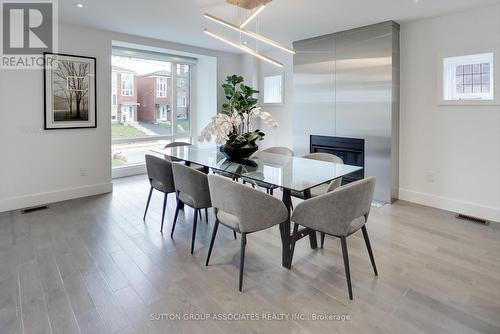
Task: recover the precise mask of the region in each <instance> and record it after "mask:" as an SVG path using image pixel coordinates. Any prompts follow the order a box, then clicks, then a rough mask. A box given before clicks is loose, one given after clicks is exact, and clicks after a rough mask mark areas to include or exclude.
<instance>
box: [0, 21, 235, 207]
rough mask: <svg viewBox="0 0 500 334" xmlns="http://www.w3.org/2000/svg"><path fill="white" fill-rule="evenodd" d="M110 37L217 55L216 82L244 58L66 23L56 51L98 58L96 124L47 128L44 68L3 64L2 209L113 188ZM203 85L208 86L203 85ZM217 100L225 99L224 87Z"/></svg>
mask: <svg viewBox="0 0 500 334" xmlns="http://www.w3.org/2000/svg"><path fill="white" fill-rule="evenodd" d="M113 40H118V41H124V42H130V43H136V44H142V45H148V46H153V47H158V48H164V49H171V50H179V51H185V52H190V53H196V54H204V55H208V56H213V57H216V58H217V74H216V75H217V78H212V79H213V80H217V81H218V85H220V82H221V81H222V80H223V78H225V76H226V75H229V74H233V73H240V70H241V56H240V55H237V54H230V53H224V52H217V51H213V50H207V49H201V48H197V47H191V46H187V45H181V44H176V43H170V42H164V41H158V40H151V39H146V38H141V37H136V36H130V35H123V34H116V33H112V32H107V31H100V30H92V29H88V28H83V27H79V26H71V25H61V26H60V27H59V52H61V53H70V54H76V55H87V56H94V57H97V80H98V81H97V103H98V105H97V111H98V117H97V121H98V127H97V129H82V130H57V131H44V130H42V129H43V80H42V72H41V71H39V70H22V71H21V70H0V212H1V211H7V210H12V209H17V208H22V207H27V206H33V205H39V204H44V203H49V202H54V201H60V200H65V199H69V198H75V197H81V196H86V195H93V194H97V193H103V192H109V191H111V190H112V184H111V156H110V155H111V125H110V117H111V115H110V113H111V111H110V109H111V107H110V103H111V101H110V96H111V92H110V89H111V88H110V86H111V43H112V41H113ZM211 75H212V76H214V75H215V73H211ZM198 86H199V87H198V88H199V89H203V85H202V83H200V84H199V85H198ZM217 100H218V105H220V104H221V102H222V100H223V95H222V90H221V89H219V90H218V96H217ZM82 168H83V169H85V172H84V173H82V170H81V169H82ZM82 174H85V175H83V176H82Z"/></svg>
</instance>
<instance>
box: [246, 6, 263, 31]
mask: <svg viewBox="0 0 500 334" xmlns="http://www.w3.org/2000/svg"><path fill="white" fill-rule="evenodd" d="M265 8H266V5H262V6H260V7H259V9H257V10H256V11H255V12H253V13H252V15H250V16H249V17H248V19H246V20H245V22H243V23H242V24H240V29H243V28H244V27H245V26H246V25H247V24H248V23H250V21H252V20H253V19H254V18H255V17H256V16H257V15H259V14H260V12H262V11H263V10H264V9H265Z"/></svg>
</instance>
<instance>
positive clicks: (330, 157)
mask: <svg viewBox="0 0 500 334" xmlns="http://www.w3.org/2000/svg"><path fill="white" fill-rule="evenodd" d="M302 158H304V159H311V160H319V161H326V162H333V163H336V164H344V161H343V160H342V159H341V158H339V157H338V156H336V155H334V154H330V153H322V152H318V153H309V154H306V155H304V156H303V157H302ZM341 185H342V178H341V177H339V178H338V179H335V180H333V181H331V182H330V183H324V184H321V185H319V186H317V187H314V188H311V189H310V190H309V194H308V196H306V194H305V193H304V192H298V191H292V196H293V197H297V198H301V199H307V198H312V197H317V196H319V195H323V194H326V193H328V192H330V191H333V190H335V189H337V188H338V187H340V186H341ZM324 244H325V234H324V233H321V248H323V245H324Z"/></svg>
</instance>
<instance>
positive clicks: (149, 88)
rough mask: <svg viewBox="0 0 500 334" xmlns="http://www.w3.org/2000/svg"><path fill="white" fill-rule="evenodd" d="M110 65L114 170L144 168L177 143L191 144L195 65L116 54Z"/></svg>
mask: <svg viewBox="0 0 500 334" xmlns="http://www.w3.org/2000/svg"><path fill="white" fill-rule="evenodd" d="M112 65H113V67H112V89H111V108H112V110H111V123H112V125H111V128H112V131H111V132H112V159H113V167H121V166H128V165H136V164H142V163H144V155H145V154H147V153H149V152H150V150H151V149H153V148H159V147H163V146H165V145H166V144H168V143H170V142H172V141H174V139H173V138H176V140H177V141H179V140H182V141H190V140H191V138H190V137H191V134H190V119H191V115H190V112H191V111H190V94H191V92H190V72H191V65H187V64H178V63H171V62H167V61H157V60H149V59H141V58H131V57H123V56H116V55H114V56H113V57H112ZM173 71H174V72H173Z"/></svg>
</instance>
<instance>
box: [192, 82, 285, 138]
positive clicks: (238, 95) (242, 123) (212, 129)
mask: <svg viewBox="0 0 500 334" xmlns="http://www.w3.org/2000/svg"><path fill="white" fill-rule="evenodd" d="M243 82H244V79H243V77H242V76H238V75H230V76H228V77H227V78H226V82H225V83H223V84H222V88H223V89H224V94H225V96H226V99H227V101H226V102H225V103H224V104H222V112H221V113H220V114H218V115H217V116H214V117H213V118H212V121H211V122H210V123H209V124H208V125H207V126H206V127H205V128H204V129H203V131H202V133H201V136H200V138H199V139H200V141H203V140H207V141H209V140H211V139H212V137H215V141H216V143H217V144H225V145H229V146H232V147H236V148H238V147H243V146H247V145H255V142H256V141H259V140H262V139H264V136H265V133H264V132H262V131H261V130H259V129H257V130H253V131H252V130H251V129H250V127H251V120H252V119H253V118H260V119H262V120H263V121H264V122H265V123H266V124H267V125H269V126H270V127H273V128H275V127H278V123H276V121H275V120H274V119H273V118H272V116H271V114H269V113H268V112H265V111H262V109H261V108H260V107H257V103H258V99H257V98H256V97H255V94H258V93H259V91H258V90H256V89H253V88H252V87H250V86H247V85H245V84H244V83H243Z"/></svg>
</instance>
